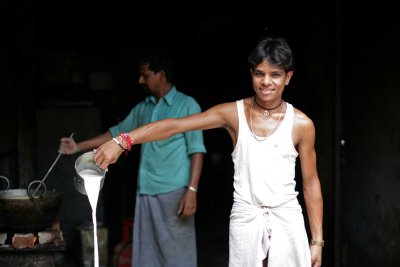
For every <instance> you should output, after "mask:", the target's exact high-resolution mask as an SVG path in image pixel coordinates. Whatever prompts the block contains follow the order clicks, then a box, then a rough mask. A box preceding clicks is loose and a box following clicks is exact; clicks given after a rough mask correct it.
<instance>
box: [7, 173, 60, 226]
mask: <svg viewBox="0 0 400 267" xmlns="http://www.w3.org/2000/svg"><path fill="white" fill-rule="evenodd" d="M0 178H2V179H4V180H6V181H7V184H8V186H7V189H6V190H0V232H13V233H32V232H39V231H42V230H45V229H46V228H47V227H49V226H50V225H51V223H52V222H53V221H54V219H55V218H56V217H57V215H58V211H59V209H60V206H61V203H62V194H60V193H58V192H56V191H54V190H52V191H47V190H46V186H45V184H44V183H43V182H42V181H40V180H35V181H32V182H31V183H30V184H29V186H28V189H8V188H9V185H10V183H9V181H8V179H7V177H5V176H0ZM36 183H42V186H41V188H42V189H40V190H38V191H37V194H35V195H32V192H31V187H32V185H34V184H36Z"/></svg>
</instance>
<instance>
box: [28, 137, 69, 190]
mask: <svg viewBox="0 0 400 267" xmlns="http://www.w3.org/2000/svg"><path fill="white" fill-rule="evenodd" d="M73 136H74V133H72V134H71V135H70V136H69V138H72V137H73ZM61 155H62V154H61V152H58V156H57V158H56V160H55V161H54V162H53V164H52V165H51V167H50V169H49V170H48V171H47V173H46V175H45V176H44V177H43V179H42V181H41V183H39V185H38V187H36V189H35V191H34V192H33V194H32V196H33V197H35V194H36V192H37V191H38V190H39V188H40V186H41V185H42V184H44V181H45V180H46V178H47V176H48V175H49V173H50V172H51V170H52V169H53V167H54V165H56V163H57V161H58V159H59V158H60V157H61Z"/></svg>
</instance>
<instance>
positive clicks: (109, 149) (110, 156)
mask: <svg viewBox="0 0 400 267" xmlns="http://www.w3.org/2000/svg"><path fill="white" fill-rule="evenodd" d="M121 154H122V150H121V148H120V147H119V146H118V145H117V144H116V143H115V142H114V140H110V141H108V142H106V143H104V144H102V145H101V146H100V147H98V148H97V149H95V155H94V161H95V162H96V164H97V165H98V166H99V167H100V168H102V169H103V170H105V169H107V167H108V165H110V164H113V163H115V162H117V160H118V158H119V156H121Z"/></svg>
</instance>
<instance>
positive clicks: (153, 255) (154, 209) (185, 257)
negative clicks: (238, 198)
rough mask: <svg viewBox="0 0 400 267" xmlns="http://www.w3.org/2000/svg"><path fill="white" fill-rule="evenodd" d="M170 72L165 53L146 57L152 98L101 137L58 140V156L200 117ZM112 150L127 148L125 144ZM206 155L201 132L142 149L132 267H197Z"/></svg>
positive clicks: (143, 80) (143, 70)
mask: <svg viewBox="0 0 400 267" xmlns="http://www.w3.org/2000/svg"><path fill="white" fill-rule="evenodd" d="M172 66H173V62H172V58H171V57H170V55H169V54H168V53H167V52H166V51H163V50H155V51H151V53H149V54H145V55H144V57H143V59H142V60H141V62H140V77H139V84H140V85H141V86H143V88H144V89H146V90H147V91H148V92H149V93H150V95H149V96H148V97H146V98H145V99H144V100H143V101H142V102H140V103H138V104H137V105H136V106H135V107H134V108H133V109H132V110H131V112H130V113H129V114H128V116H127V117H126V118H125V119H124V120H123V121H121V122H120V123H119V124H117V125H115V126H113V127H111V128H110V129H109V131H107V132H105V133H103V134H100V135H98V136H96V137H94V138H92V139H89V140H86V141H82V142H80V143H75V141H74V140H73V139H72V138H62V139H61V144H60V151H62V152H63V153H65V154H73V153H76V152H78V151H88V150H92V149H94V148H96V147H98V146H100V145H101V144H103V143H105V142H106V141H108V140H111V139H112V138H114V137H116V136H118V135H120V134H121V133H124V132H129V131H131V130H132V129H135V128H137V127H139V126H141V125H143V124H147V123H149V122H154V121H157V120H160V119H165V118H179V117H185V116H188V115H191V114H195V113H199V112H201V108H200V106H199V104H198V103H197V102H196V101H195V100H194V98H192V97H190V96H188V95H185V94H183V93H182V92H179V91H178V90H177V89H176V88H175V86H174V85H173V83H172ZM134 142H135V140H133V144H134ZM115 145H119V146H120V147H121V149H128V148H129V145H128V144H127V143H125V142H122V143H120V144H117V142H116V144H115ZM204 153H206V149H205V147H204V143H203V133H202V131H190V132H185V133H180V134H177V135H174V136H172V137H171V138H169V139H166V140H162V141H155V142H151V143H146V144H142V146H141V155H140V166H139V171H138V190H137V195H136V205H135V217H134V231H133V232H134V233H133V255H132V266H141V267H147V266H148V267H157V266H176V267H179V266H182V267H191V266H193V267H195V266H197V249H196V234H195V222H194V214H195V212H196V207H197V197H196V192H197V187H198V183H199V179H200V175H201V169H202V165H203V155H204Z"/></svg>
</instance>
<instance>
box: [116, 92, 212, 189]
mask: <svg viewBox="0 0 400 267" xmlns="http://www.w3.org/2000/svg"><path fill="white" fill-rule="evenodd" d="M199 112H201V108H200V106H199V104H198V103H197V102H196V100H194V98H192V97H190V96H187V95H185V94H183V93H181V92H179V91H177V90H176V88H175V86H174V87H173V88H172V89H171V91H170V92H169V93H168V94H167V95H166V96H164V97H163V98H161V99H160V100H159V101H158V103H156V100H155V98H154V97H153V96H148V97H146V99H145V100H143V101H142V102H140V103H138V104H137V105H136V106H135V107H134V108H133V109H132V110H131V112H130V113H129V114H128V116H127V117H126V118H125V119H124V120H123V121H121V122H120V123H119V124H117V125H115V126H113V127H111V128H110V129H109V130H110V132H111V134H112V136H113V137H115V136H117V135H118V134H120V133H121V132H130V131H131V130H133V129H135V128H137V127H139V126H142V125H143V124H147V123H150V122H154V121H158V120H162V119H166V118H180V117H185V116H188V115H191V114H195V113H199ZM133 142H134V143H135V140H133ZM193 153H206V149H205V146H204V142H203V132H202V131H190V132H185V133H180V134H177V135H174V136H172V137H170V138H168V139H165V140H162V141H156V142H151V143H144V144H142V146H141V152H140V155H141V156H140V166H139V171H138V190H139V192H140V193H141V194H147V195H157V194H160V193H167V192H171V191H174V190H176V189H178V188H181V187H185V186H187V185H188V184H189V178H190V156H191V154H193Z"/></svg>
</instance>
